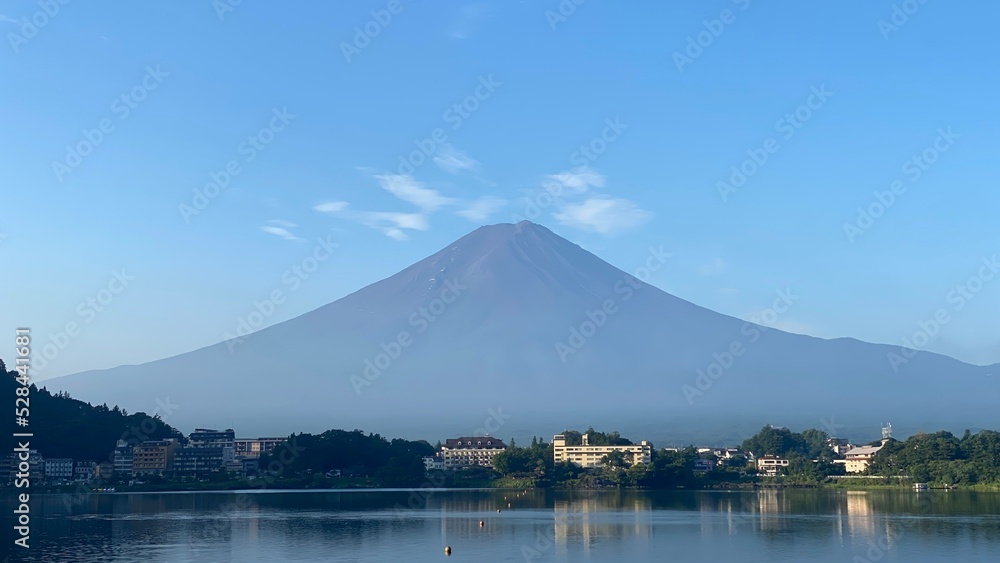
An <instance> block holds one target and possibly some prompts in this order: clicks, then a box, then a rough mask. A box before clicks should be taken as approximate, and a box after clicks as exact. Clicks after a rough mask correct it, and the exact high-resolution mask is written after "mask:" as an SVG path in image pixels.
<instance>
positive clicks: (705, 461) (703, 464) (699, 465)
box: [694, 458, 718, 471]
mask: <svg viewBox="0 0 1000 563" xmlns="http://www.w3.org/2000/svg"><path fill="white" fill-rule="evenodd" d="M716 466H718V462H717V461H716V460H714V459H711V458H698V459H696V460H694V470H695V471H715V468H716Z"/></svg>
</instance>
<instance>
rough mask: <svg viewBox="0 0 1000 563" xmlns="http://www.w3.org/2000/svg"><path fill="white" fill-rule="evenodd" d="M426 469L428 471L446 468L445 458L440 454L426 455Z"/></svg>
mask: <svg viewBox="0 0 1000 563" xmlns="http://www.w3.org/2000/svg"><path fill="white" fill-rule="evenodd" d="M424 469H425V470H427V471H434V470H438V469H444V458H443V457H441V456H439V455H434V456H425V457H424Z"/></svg>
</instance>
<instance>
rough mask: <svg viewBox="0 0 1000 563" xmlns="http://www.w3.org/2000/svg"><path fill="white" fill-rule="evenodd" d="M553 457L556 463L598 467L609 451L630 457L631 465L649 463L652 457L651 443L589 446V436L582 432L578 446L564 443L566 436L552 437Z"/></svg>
mask: <svg viewBox="0 0 1000 563" xmlns="http://www.w3.org/2000/svg"><path fill="white" fill-rule="evenodd" d="M552 449H553V457H554V458H555V462H556V463H561V462H564V461H569V462H572V463H575V464H576V465H579V466H581V467H600V466H601V464H602V463H603V461H602V460H603V459H604V456H606V455H608V454H610V453H611V452H622V453H624V454H625V455H626V458H627V457H628V456H631V457H632V465H635V464H636V463H650V461H651V460H652V457H653V444H651V443H649V442H647V441H645V440H643V441H642V442H640V443H638V444H632V445H622V446H591V445H590V443H589V437H588V435H587V434H584V435H583V437H582V444H581V445H579V446H569V445H567V444H566V436H564V435H562V434H558V435H556V436H553V437H552Z"/></svg>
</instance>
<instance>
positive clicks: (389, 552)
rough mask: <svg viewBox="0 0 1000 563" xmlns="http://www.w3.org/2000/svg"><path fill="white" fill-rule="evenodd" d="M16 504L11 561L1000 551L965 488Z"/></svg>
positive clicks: (382, 494)
mask: <svg viewBox="0 0 1000 563" xmlns="http://www.w3.org/2000/svg"><path fill="white" fill-rule="evenodd" d="M12 503H13V500H12V499H9V498H8V500H7V504H8V505H12ZM508 503H510V508H508V507H507V504H508ZM31 508H32V520H31V548H30V549H28V550H23V549H17V550H16V551H13V553H14V557H12V558H11V561H46V562H49V561H81V562H84V561H94V562H98V561H99V562H102V563H106V562H128V563H134V562H137V561H141V562H143V563H153V562H187V561H191V562H194V561H198V562H201V561H204V562H213V563H214V562H228V561H233V562H246V561H267V562H275V561H373V562H375V561H377V562H386V561H405V562H407V563H415V562H422V561H445V560H447V561H449V562H451V561H476V562H478V563H486V562H493V561H574V562H575V561H594V562H612V561H614V562H622V561H667V560H669V561H685V562H686V561H699V560H704V561H768V562H782V561H789V562H792V561H794V562H802V561H808V562H810V563H826V562H833V561H836V562H861V561H900V562H938V561H940V562H953V561H963V562H970V561H997V560H998V559H1000V494H998V493H977V492H970V491H951V492H946V491H930V492H920V493H917V492H909V491H867V492H846V491H833V490H774V489H771V490H759V491H739V492H737V491H732V492H728V491H720V492H707V491H706V492H699V491H662V492H655V491H654V492H650V491H623V492H621V491H593V492H589V491H578V492H568V491H546V490H529V491H527V493H524V492H523V491H510V490H467V489H465V490H432V491H428V490H416V491H409V490H381V491H379V490H354V491H264V492H261V491H247V492H239V491H237V492H224V493H203V492H199V493H133V494H127V493H116V494H94V495H89V496H86V497H79V498H73V497H70V496H62V495H38V496H35V497H34V498H33V499H32V507H31ZM497 509H500V510H501V512H499V513H498V512H497ZM480 520H482V521H483V525H482V526H480V525H479V522H480ZM10 545H11V544H9V543H8V546H10ZM446 546H450V547H451V549H452V554H451V556H446V555H445V553H444V549H445V547H446ZM11 549H13V548H11ZM5 551H6V550H5Z"/></svg>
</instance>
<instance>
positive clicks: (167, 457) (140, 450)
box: [132, 438, 178, 475]
mask: <svg viewBox="0 0 1000 563" xmlns="http://www.w3.org/2000/svg"><path fill="white" fill-rule="evenodd" d="M177 448H178V443H177V439H176V438H168V439H166V440H148V441H146V442H143V443H141V444H136V445H135V446H134V447H133V448H132V475H161V474H163V472H165V471H168V470H169V469H171V467H172V465H173V462H174V452H175V451H176V450H177Z"/></svg>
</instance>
